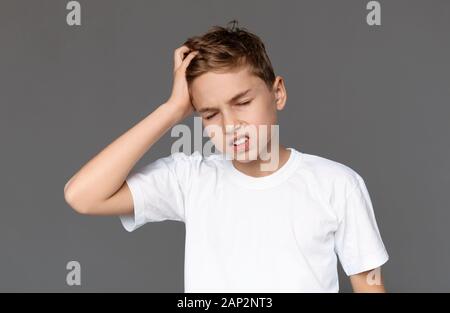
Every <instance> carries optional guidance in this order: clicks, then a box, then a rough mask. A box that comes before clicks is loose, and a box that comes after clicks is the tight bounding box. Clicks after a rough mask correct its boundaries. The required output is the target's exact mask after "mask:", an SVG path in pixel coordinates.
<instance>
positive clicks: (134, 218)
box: [120, 152, 191, 232]
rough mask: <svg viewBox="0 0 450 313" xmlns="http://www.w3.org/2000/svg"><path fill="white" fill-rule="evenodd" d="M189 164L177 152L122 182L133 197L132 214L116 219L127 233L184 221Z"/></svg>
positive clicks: (188, 160)
mask: <svg viewBox="0 0 450 313" xmlns="http://www.w3.org/2000/svg"><path fill="white" fill-rule="evenodd" d="M190 163H191V162H190V157H189V156H187V155H186V154H184V153H181V152H177V153H174V154H171V155H170V156H167V157H164V158H160V159H157V160H156V161H153V162H152V163H150V164H147V165H146V166H143V167H142V168H140V169H138V170H133V171H132V172H131V173H130V174H129V175H128V177H127V179H126V183H127V185H128V187H129V189H130V192H131V195H132V198H133V205H134V213H133V214H131V215H122V216H120V220H121V222H122V225H123V227H124V228H125V229H126V230H127V231H129V232H131V231H134V230H136V229H137V228H139V227H141V226H142V225H144V224H146V223H147V222H159V221H164V220H174V221H181V222H185V214H186V205H185V199H186V191H187V190H186V189H187V184H186V182H187V179H188V178H189V175H190Z"/></svg>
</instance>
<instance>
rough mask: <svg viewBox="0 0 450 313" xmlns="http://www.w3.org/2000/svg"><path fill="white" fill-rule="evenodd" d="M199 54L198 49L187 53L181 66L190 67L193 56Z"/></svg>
mask: <svg viewBox="0 0 450 313" xmlns="http://www.w3.org/2000/svg"><path fill="white" fill-rule="evenodd" d="M197 54H198V51H192V52H191V53H189V54H188V55H187V57H186V58H185V59H184V60H183V62H182V63H181V67H182V68H183V69H184V70H186V68H187V67H188V65H189V63H190V62H191V60H192V59H193V58H195V56H196V55H197Z"/></svg>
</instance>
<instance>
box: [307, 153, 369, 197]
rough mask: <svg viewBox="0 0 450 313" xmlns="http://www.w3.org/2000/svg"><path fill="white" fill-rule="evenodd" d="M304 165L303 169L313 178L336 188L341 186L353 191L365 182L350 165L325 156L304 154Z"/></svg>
mask: <svg viewBox="0 0 450 313" xmlns="http://www.w3.org/2000/svg"><path fill="white" fill-rule="evenodd" d="M302 164H303V167H302V168H303V169H306V170H307V171H308V172H310V173H311V174H312V175H313V177H315V178H316V179H318V180H319V181H322V182H323V183H324V184H331V185H332V187H335V188H336V187H338V186H341V187H345V189H352V188H353V187H355V186H358V185H359V184H360V183H361V182H362V181H363V179H362V177H361V176H360V174H359V173H358V172H357V171H356V170H355V169H353V168H352V167H350V166H349V165H347V164H344V163H341V162H339V161H336V160H333V159H329V158H327V157H324V156H319V155H315V154H309V153H302Z"/></svg>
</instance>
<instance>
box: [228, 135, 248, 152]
mask: <svg viewBox="0 0 450 313" xmlns="http://www.w3.org/2000/svg"><path fill="white" fill-rule="evenodd" d="M249 141H250V137H249V136H248V135H245V136H240V137H239V138H236V139H234V140H233V141H232V146H233V149H234V150H235V151H241V150H248V149H249Z"/></svg>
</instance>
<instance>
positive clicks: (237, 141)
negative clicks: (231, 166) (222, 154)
mask: <svg viewBox="0 0 450 313" xmlns="http://www.w3.org/2000/svg"><path fill="white" fill-rule="evenodd" d="M246 140H247V137H242V138H240V139H238V140H236V141H235V142H234V145H235V146H239V145H241V144H243V143H244V142H245V141H246Z"/></svg>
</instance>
